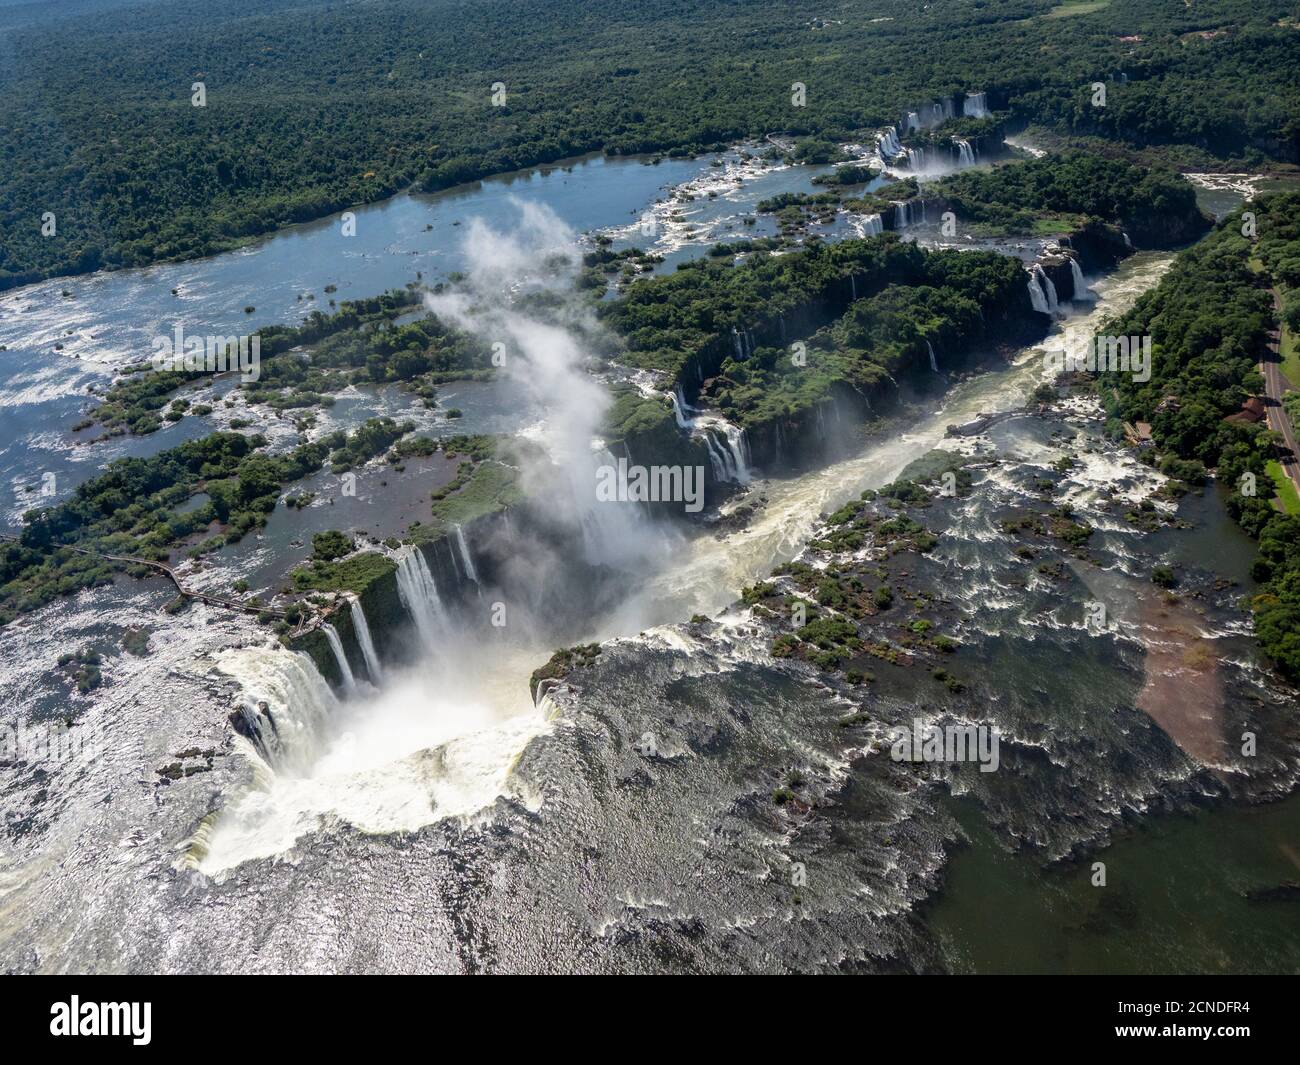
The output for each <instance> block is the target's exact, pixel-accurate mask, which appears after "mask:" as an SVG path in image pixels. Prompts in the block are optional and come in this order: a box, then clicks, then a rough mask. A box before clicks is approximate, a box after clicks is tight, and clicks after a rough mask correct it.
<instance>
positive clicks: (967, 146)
mask: <svg viewBox="0 0 1300 1065" xmlns="http://www.w3.org/2000/svg"><path fill="white" fill-rule="evenodd" d="M956 143H957V151H958V152H959V153H961V159H960V160H959V161H958V163H957V165H958V166H974V165H975V158H976V157H975V149H974V148H972V147H971V143H970V141H967V140H958V141H957V142H956Z"/></svg>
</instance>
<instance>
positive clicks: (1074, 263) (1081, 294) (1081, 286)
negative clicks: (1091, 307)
mask: <svg viewBox="0 0 1300 1065" xmlns="http://www.w3.org/2000/svg"><path fill="white" fill-rule="evenodd" d="M1070 276H1071V278H1072V279H1073V280H1074V293H1073V295H1071V296H1070V299H1072V300H1085V299H1089V298H1090V297H1091V294H1090V293H1089V292H1088V285H1087V283H1086V282H1085V281H1084V280H1083V269H1082V268H1081V267H1080V266H1079V260H1078V259H1076V258H1075V257H1074V256H1073V255H1072V256H1070Z"/></svg>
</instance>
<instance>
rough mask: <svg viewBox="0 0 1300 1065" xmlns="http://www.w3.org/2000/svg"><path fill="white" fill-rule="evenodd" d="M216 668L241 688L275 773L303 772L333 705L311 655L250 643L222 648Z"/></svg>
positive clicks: (316, 750)
mask: <svg viewBox="0 0 1300 1065" xmlns="http://www.w3.org/2000/svg"><path fill="white" fill-rule="evenodd" d="M217 668H218V669H220V670H221V671H222V672H223V673H226V674H228V675H229V676H231V677H234V679H235V680H237V681H238V682H239V684H240V687H242V688H243V692H244V706H243V710H242V713H243V716H244V720H245V722H247V723H248V724H249V725H250V726H251V729H252V731H254V732H255V734H256V737H257V738H256V739H255V741H254V744H255V746H256V747H257V749H258V751H259V753H260V754H261V755H262V756H263V758H265V759H266V760H267V762H268V763H269V764H270V765H271V767H272V768H273V769H275V770H276V772H277V773H287V774H290V775H296V774H301V773H305V772H306V771H307V770H308V768H309V767H310V766H311V763H312V761H313V760H314V759H315V757H316V756H317V754H318V753H319V750H320V744H321V742H322V740H323V737H324V736H325V734H326V731H327V727H328V723H329V721H330V718H331V717H332V716H333V715H334V714H335V713H336V712H337V710H338V708H339V701H338V699H337V698H336V697H335V695H334V693H333V692H332V691H331V690H330V686H329V684H327V683H326V681H325V678H324V677H322V676H321V675H320V671H319V670H318V669H317V668H316V663H315V662H313V661H312V660H311V657H310V656H309V655H307V654H305V653H303V652H302V651H286V650H284V649H283V648H281V647H274V646H273V647H250V648H243V649H240V650H232V651H225V652H223V653H222V654H221V655H219V656H218V658H217Z"/></svg>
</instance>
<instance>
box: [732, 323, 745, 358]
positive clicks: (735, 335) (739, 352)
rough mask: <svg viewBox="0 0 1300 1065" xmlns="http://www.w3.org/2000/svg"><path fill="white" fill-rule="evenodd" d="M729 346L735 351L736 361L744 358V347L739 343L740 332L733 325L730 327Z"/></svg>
mask: <svg viewBox="0 0 1300 1065" xmlns="http://www.w3.org/2000/svg"><path fill="white" fill-rule="evenodd" d="M731 346H732V348H733V350H734V351H735V353H736V361H737V362H741V361H743V360H744V358H745V349H744V347H743V346H742V345H741V343H740V332H739V330H737V329H736V327H735V326H734V325H733V326H732V327H731Z"/></svg>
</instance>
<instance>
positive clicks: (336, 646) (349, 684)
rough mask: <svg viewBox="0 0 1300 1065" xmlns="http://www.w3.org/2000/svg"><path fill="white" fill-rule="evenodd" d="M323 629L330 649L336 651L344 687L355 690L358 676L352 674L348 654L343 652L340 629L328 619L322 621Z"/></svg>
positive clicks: (335, 655) (336, 659) (335, 658)
mask: <svg viewBox="0 0 1300 1065" xmlns="http://www.w3.org/2000/svg"><path fill="white" fill-rule="evenodd" d="M321 629H322V631H323V632H324V633H325V639H326V640H328V641H329V645H330V650H331V651H333V652H334V661H335V662H336V663H337V664H338V667H339V674H340V675H341V676H342V677H343V687H344V688H345V689H346V690H347V691H352V690H354V689H355V688H356V686H357V678H356V677H354V676H353V675H352V666H351V665H350V664H349V662H348V656H347V655H346V654H344V653H343V641H342V640H341V639H340V638H339V630H338V629H336V628H335V627H334V626H333V625H331V624H330V623H329V622H328V621H324V622H322V623H321Z"/></svg>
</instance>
